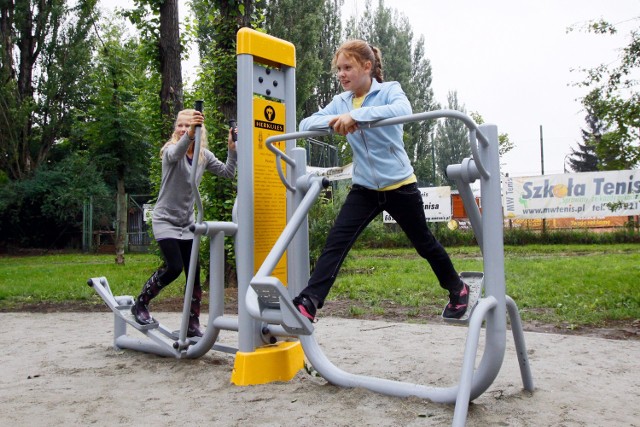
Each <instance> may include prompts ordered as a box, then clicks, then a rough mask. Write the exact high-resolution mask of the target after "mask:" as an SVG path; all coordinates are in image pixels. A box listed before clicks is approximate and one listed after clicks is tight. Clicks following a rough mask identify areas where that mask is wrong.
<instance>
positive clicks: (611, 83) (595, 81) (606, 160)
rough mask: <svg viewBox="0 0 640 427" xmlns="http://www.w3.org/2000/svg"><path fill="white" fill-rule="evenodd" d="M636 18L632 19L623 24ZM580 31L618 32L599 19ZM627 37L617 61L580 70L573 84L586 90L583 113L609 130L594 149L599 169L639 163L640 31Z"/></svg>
mask: <svg viewBox="0 0 640 427" xmlns="http://www.w3.org/2000/svg"><path fill="white" fill-rule="evenodd" d="M638 19H639V18H638V17H634V18H633V19H630V20H628V21H625V24H629V23H631V22H637V21H638ZM621 25H622V24H621ZM574 29H575V27H572V28H570V29H569V30H574ZM583 30H584V31H587V32H593V33H595V34H601V35H607V34H615V33H617V32H618V28H617V26H616V25H612V24H610V23H608V22H606V21H603V20H594V21H590V22H589V23H587V25H586V28H583ZM628 36H629V42H628V44H627V45H626V46H624V47H623V48H622V54H621V56H620V59H619V61H616V62H615V63H614V64H601V65H598V66H596V67H593V68H590V69H580V70H579V71H581V72H583V73H585V74H586V76H585V78H584V80H582V81H581V82H578V83H577V84H576V85H577V86H579V87H584V88H587V89H588V90H589V92H588V93H587V94H586V95H585V96H584V97H583V98H582V103H583V105H584V106H585V108H586V109H587V111H589V112H590V113H592V114H593V115H595V116H596V117H598V118H599V119H600V120H602V121H603V122H604V124H605V128H607V129H609V131H608V132H607V133H605V134H604V135H602V138H601V139H600V140H598V141H597V146H596V154H597V156H598V158H599V159H600V161H601V163H600V165H599V168H600V169H601V170H622V169H633V168H634V167H636V166H637V165H638V164H640V145H639V144H638V140H639V139H640V131H639V129H640V93H639V92H638V90H637V83H638V82H637V72H638V67H639V64H640V32H638V30H637V29H632V30H630V31H629V33H628Z"/></svg>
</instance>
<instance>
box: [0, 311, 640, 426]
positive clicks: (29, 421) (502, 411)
mask: <svg viewBox="0 0 640 427" xmlns="http://www.w3.org/2000/svg"><path fill="white" fill-rule="evenodd" d="M179 316H180V314H179V313H156V317H157V318H158V319H159V320H160V321H161V322H162V323H163V324H165V325H167V326H169V327H175V328H177V326H178V324H179V323H178V322H179ZM205 320H206V319H205ZM0 322H1V324H2V325H3V329H4V331H5V332H4V334H3V335H2V343H3V349H4V351H3V352H2V353H1V354H0V367H1V368H0V369H1V372H2V375H0V425H11V426H53V425H65V426H69V425H74V426H76V425H78V426H79V425H82V426H86V425H100V426H102V425H105V426H106V425H108V426H112V425H128V426H129V425H152V426H164V425H167V426H172V425H216V426H217V425H224V426H236V425H237V426H290V425H291V426H314V425H328V426H354V425H370V426H409V425H410V426H447V425H451V421H452V418H453V409H454V407H453V405H444V404H435V403H431V402H429V401H425V400H422V399H417V398H397V397H389V396H384V395H380V394H376V393H373V392H370V391H367V390H360V389H346V388H338V387H335V386H333V385H330V384H327V383H326V382H325V381H324V380H323V379H322V378H317V377H314V376H311V375H309V374H308V373H306V372H305V371H304V370H303V371H301V372H300V373H298V375H297V376H296V377H295V378H294V379H293V380H292V381H290V382H286V383H272V384H266V385H257V386H246V387H238V386H235V385H233V384H231V383H230V378H231V371H232V368H233V363H234V358H233V355H230V354H227V353H221V352H213V351H211V352H209V353H207V355H205V356H204V357H202V358H200V359H197V360H178V359H172V358H162V357H158V356H154V355H148V354H143V353H139V352H135V351H131V350H125V351H119V350H116V349H114V348H113V346H112V342H113V315H112V314H111V313H106V312H105V313H50V314H30V313H0ZM136 334H137V335H136ZM465 334H466V328H464V327H460V326H451V325H444V324H443V325H433V324H428V325H416V324H406V323H390V322H383V321H366V320H352V319H341V318H331V317H329V318H321V319H320V322H319V323H318V324H316V337H317V340H318V342H319V343H320V345H321V347H322V348H323V350H324V352H325V354H326V355H327V357H329V359H331V361H332V362H333V363H334V364H335V365H337V366H338V367H340V368H341V369H343V370H345V371H347V372H352V373H356V374H364V375H371V376H380V377H384V378H388V379H398V380H401V381H407V382H412V383H419V384H426V385H431V386H436V387H441V386H442V387H448V386H451V385H454V384H455V383H456V381H457V378H458V377H459V375H460V364H461V361H462V353H463V345H464V339H465V336H466V335H465ZM130 335H131V336H140V337H142V335H140V334H139V333H138V332H136V331H134V330H133V331H130ZM525 338H526V342H527V349H528V353H529V359H530V363H531V369H532V372H533V379H534V382H535V386H536V391H535V392H534V393H528V392H525V391H523V389H522V381H521V378H520V370H519V368H518V362H517V358H516V355H515V349H514V345H513V339H512V337H511V335H509V336H508V339H507V352H506V355H505V359H504V363H503V366H502V370H501V371H500V374H499V375H498V377H497V378H496V380H495V381H494V383H493V384H492V386H491V387H490V388H489V389H488V390H487V391H486V392H485V393H484V394H482V395H481V396H480V397H479V398H478V399H476V400H475V401H474V402H473V403H472V404H471V405H470V407H469V416H468V419H467V425H468V426H483V427H484V426H640V405H638V402H640V341H619V340H607V339H602V338H591V337H582V336H566V335H553V334H542V333H532V332H527V333H525ZM220 341H221V343H223V344H228V345H232V346H234V347H235V346H237V334H236V333H235V332H226V331H223V332H222V333H221V337H220ZM481 341H484V340H481Z"/></svg>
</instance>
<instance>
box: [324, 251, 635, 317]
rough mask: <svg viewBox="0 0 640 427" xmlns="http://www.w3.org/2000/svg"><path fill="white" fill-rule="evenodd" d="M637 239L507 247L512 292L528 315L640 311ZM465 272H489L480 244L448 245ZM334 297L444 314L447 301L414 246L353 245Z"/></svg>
mask: <svg viewBox="0 0 640 427" xmlns="http://www.w3.org/2000/svg"><path fill="white" fill-rule="evenodd" d="M638 249H639V248H638V245H636V244H619V245H532V246H507V247H505V279H506V285H507V294H508V295H509V296H511V297H512V298H513V299H514V300H515V301H516V303H517V304H518V307H519V308H520V311H521V315H522V318H523V320H524V321H527V320H536V321H540V322H545V323H552V324H568V325H576V326H592V327H598V326H602V325H605V324H606V323H607V322H608V321H620V320H635V319H639V318H640V292H638V280H639V278H640V251H638ZM447 250H448V251H449V253H450V254H451V257H452V258H453V261H454V264H455V266H456V269H457V270H458V271H482V269H483V267H482V265H483V264H482V256H481V253H480V250H479V248H477V247H455V248H450V249H449V248H448V249H447ZM329 297H330V299H351V300H357V301H360V302H361V304H362V306H364V307H367V306H376V305H378V304H380V302H381V301H383V300H384V301H391V302H393V303H395V304H400V305H404V306H408V307H415V308H416V309H423V310H430V311H431V314H433V315H439V314H440V311H441V310H442V307H443V306H444V304H446V302H447V292H446V291H445V290H444V289H442V288H441V287H440V286H439V284H438V282H437V280H436V277H435V275H434V274H433V272H432V270H431V268H430V267H429V265H428V263H427V262H426V261H424V260H422V259H421V258H420V257H419V256H418V255H417V254H416V253H415V251H414V250H412V249H384V250H383V249H362V250H354V251H352V252H351V253H350V255H349V257H348V258H347V260H346V261H345V263H344V265H343V268H342V272H341V274H340V275H339V276H338V280H337V281H336V283H335V285H334V287H333V289H332V292H331V294H330V295H329Z"/></svg>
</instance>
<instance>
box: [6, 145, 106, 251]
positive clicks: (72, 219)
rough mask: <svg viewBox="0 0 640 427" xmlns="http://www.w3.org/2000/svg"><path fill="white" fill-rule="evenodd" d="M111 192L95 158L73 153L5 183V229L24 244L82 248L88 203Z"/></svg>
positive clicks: (8, 241) (12, 240)
mask: <svg viewBox="0 0 640 427" xmlns="http://www.w3.org/2000/svg"><path fill="white" fill-rule="evenodd" d="M108 193H109V192H108V190H107V188H106V186H105V185H104V182H103V181H102V180H101V179H100V174H99V173H98V172H97V168H96V166H95V164H94V163H93V162H92V161H91V159H90V158H89V157H88V156H87V155H86V154H82V153H74V154H72V155H69V156H67V157H65V158H64V159H63V160H61V161H60V162H58V163H56V164H55V165H52V166H50V167H49V166H42V167H40V168H38V170H37V171H36V172H35V174H34V175H33V176H32V177H31V178H28V179H23V180H21V181H12V182H10V183H8V184H6V185H4V186H1V187H0V234H2V236H3V240H4V239H6V240H5V241H4V243H5V244H10V245H16V246H20V247H31V246H36V247H43V246H44V247H66V246H75V247H77V246H78V244H79V236H80V234H81V232H82V209H83V204H84V202H85V201H86V200H87V199H88V198H89V197H90V196H96V197H104V196H106V195H107V194H108Z"/></svg>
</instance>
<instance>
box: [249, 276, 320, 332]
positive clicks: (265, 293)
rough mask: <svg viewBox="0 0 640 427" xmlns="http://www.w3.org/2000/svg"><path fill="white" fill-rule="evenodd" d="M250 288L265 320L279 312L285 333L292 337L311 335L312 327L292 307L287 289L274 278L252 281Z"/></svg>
mask: <svg viewBox="0 0 640 427" xmlns="http://www.w3.org/2000/svg"><path fill="white" fill-rule="evenodd" d="M251 287H252V288H253V290H254V291H255V292H256V294H257V295H258V303H259V305H260V312H261V314H263V317H264V318H265V319H270V318H271V316H270V315H269V314H273V313H274V312H276V311H277V312H279V313H280V316H281V319H282V320H281V323H280V324H281V325H282V327H283V328H284V330H285V331H287V332H289V333H291V334H294V335H311V334H312V333H313V325H312V324H311V322H310V321H309V319H307V318H306V317H304V316H303V315H302V314H301V313H300V312H299V311H298V310H297V309H296V307H295V306H294V305H293V301H292V300H291V297H290V296H289V292H288V291H287V288H285V287H284V285H283V284H282V283H281V282H280V281H279V280H278V279H277V278H275V277H264V278H261V279H260V280H259V282H258V281H257V280H256V279H254V280H253V281H252V282H251Z"/></svg>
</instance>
